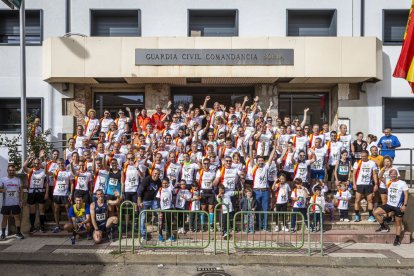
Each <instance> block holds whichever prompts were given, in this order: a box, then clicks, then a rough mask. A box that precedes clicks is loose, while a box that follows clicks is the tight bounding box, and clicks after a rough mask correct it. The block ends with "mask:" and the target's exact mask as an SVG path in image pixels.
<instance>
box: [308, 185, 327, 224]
mask: <svg viewBox="0 0 414 276" xmlns="http://www.w3.org/2000/svg"><path fill="white" fill-rule="evenodd" d="M309 204H311V207H310V209H311V212H312V223H311V231H312V232H317V231H319V230H320V227H321V225H320V224H321V223H322V216H321V214H322V213H323V212H324V211H325V197H324V196H322V189H321V187H320V186H316V187H315V192H314V194H313V195H312V197H311V199H310V201H309ZM312 204H313V205H312Z"/></svg>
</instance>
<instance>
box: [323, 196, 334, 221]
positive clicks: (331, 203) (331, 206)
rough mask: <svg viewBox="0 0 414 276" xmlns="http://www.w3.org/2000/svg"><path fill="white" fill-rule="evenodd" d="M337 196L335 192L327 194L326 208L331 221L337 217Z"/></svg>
mask: <svg viewBox="0 0 414 276" xmlns="http://www.w3.org/2000/svg"><path fill="white" fill-rule="evenodd" d="M334 202H335V196H334V195H333V194H328V195H327V196H326V202H325V210H326V212H327V213H328V214H329V218H330V220H331V221H334V219H335V203H334Z"/></svg>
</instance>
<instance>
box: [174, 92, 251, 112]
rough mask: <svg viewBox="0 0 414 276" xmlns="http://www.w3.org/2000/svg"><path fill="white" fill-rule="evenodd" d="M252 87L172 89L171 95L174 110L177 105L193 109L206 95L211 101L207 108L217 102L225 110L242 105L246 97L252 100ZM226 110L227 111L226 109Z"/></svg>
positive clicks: (202, 101) (201, 102)
mask: <svg viewBox="0 0 414 276" xmlns="http://www.w3.org/2000/svg"><path fill="white" fill-rule="evenodd" d="M253 94H254V87H172V88H171V95H172V102H173V105H174V108H178V105H179V104H183V105H184V106H185V108H188V105H189V104H190V103H193V105H194V108H196V107H199V106H200V105H202V104H203V103H204V99H205V98H206V96H207V95H209V96H210V97H211V100H210V101H209V102H208V103H207V107H209V108H211V107H213V103H214V102H219V103H220V104H223V105H224V106H226V107H227V108H228V107H229V106H234V105H235V104H236V103H240V104H241V103H243V98H244V97H245V96H248V97H249V99H252V97H253ZM227 110H228V109H227Z"/></svg>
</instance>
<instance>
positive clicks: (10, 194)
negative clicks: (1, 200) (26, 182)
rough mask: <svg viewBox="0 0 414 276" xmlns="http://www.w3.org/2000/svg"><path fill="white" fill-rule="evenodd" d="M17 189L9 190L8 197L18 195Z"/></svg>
mask: <svg viewBox="0 0 414 276" xmlns="http://www.w3.org/2000/svg"><path fill="white" fill-rule="evenodd" d="M16 195H17V191H7V197H16Z"/></svg>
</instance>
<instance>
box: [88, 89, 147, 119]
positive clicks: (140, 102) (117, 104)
mask: <svg viewBox="0 0 414 276" xmlns="http://www.w3.org/2000/svg"><path fill="white" fill-rule="evenodd" d="M144 106H145V97H144V93H143V92H142V93H139V92H99V93H98V92H96V93H95V94H94V108H95V110H96V112H97V116H99V117H102V116H103V113H104V111H105V110H109V112H110V113H111V117H112V118H116V117H118V111H119V110H120V109H122V110H123V111H124V112H126V109H125V108H126V107H129V108H130V109H131V112H132V114H134V110H135V109H136V108H138V109H142V108H144ZM125 115H126V116H128V114H127V113H126V114H125Z"/></svg>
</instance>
